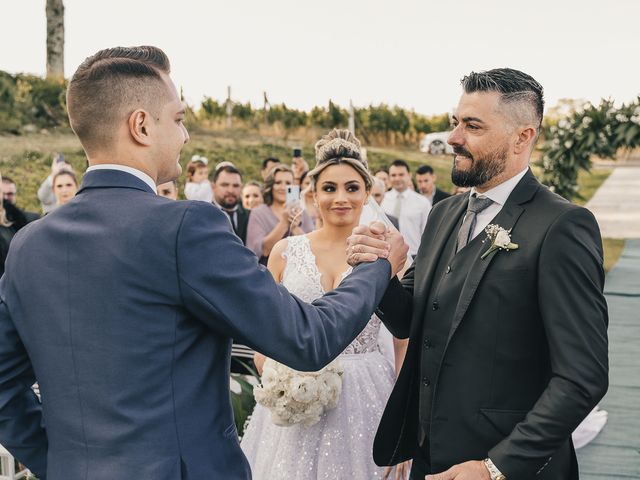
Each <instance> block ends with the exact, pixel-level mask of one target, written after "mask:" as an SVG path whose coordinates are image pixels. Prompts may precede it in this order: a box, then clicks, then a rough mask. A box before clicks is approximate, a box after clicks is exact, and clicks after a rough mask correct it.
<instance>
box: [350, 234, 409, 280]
mask: <svg viewBox="0 0 640 480" xmlns="http://www.w3.org/2000/svg"><path fill="white" fill-rule="evenodd" d="M347 245H348V247H347V262H348V263H349V265H351V266H355V265H358V264H360V263H364V262H375V261H376V260H377V259H378V258H386V259H387V260H389V263H391V276H392V277H394V276H395V275H396V274H397V273H398V272H399V271H400V270H402V268H403V267H404V265H405V263H406V261H407V252H408V251H409V247H408V246H407V244H406V243H405V241H404V238H402V235H400V233H398V232H397V231H395V230H389V229H387V227H386V226H385V225H384V224H383V223H381V222H372V223H371V224H370V225H369V226H368V227H367V226H364V225H360V226H358V227H356V228H354V229H353V234H352V235H351V236H350V237H349V238H348V239H347Z"/></svg>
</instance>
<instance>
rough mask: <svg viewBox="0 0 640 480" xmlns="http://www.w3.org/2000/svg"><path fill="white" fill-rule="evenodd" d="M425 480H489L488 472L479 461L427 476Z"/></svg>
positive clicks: (461, 464) (465, 463)
mask: <svg viewBox="0 0 640 480" xmlns="http://www.w3.org/2000/svg"><path fill="white" fill-rule="evenodd" d="M424 478H425V480H491V475H489V470H487V467H485V466H484V463H483V462H482V461H480V460H473V461H471V462H464V463H460V464H458V465H454V466H453V467H451V468H450V469H449V470H447V471H446V472H442V473H437V474H435V475H427V476H426V477H424Z"/></svg>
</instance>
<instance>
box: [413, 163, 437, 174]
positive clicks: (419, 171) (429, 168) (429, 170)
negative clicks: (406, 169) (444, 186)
mask: <svg viewBox="0 0 640 480" xmlns="http://www.w3.org/2000/svg"><path fill="white" fill-rule="evenodd" d="M427 173H430V174H431V175H433V167H432V166H431V165H420V166H419V167H418V169H417V170H416V175H425V174H427Z"/></svg>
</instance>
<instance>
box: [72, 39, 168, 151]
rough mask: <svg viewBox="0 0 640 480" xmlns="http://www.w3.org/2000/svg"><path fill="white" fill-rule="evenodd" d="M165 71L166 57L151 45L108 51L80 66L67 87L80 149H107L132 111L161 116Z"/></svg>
mask: <svg viewBox="0 0 640 480" xmlns="http://www.w3.org/2000/svg"><path fill="white" fill-rule="evenodd" d="M169 71H170V65H169V58H168V57H167V56H166V54H165V53H164V52H163V51H162V50H160V49H159V48H157V47H150V46H142V47H115V48H108V49H105V50H100V51H99V52H98V53H96V54H95V55H92V56H90V57H89V58H87V59H86V60H85V61H84V62H82V64H81V65H80V66H79V67H78V69H77V70H76V72H75V73H74V74H73V77H72V78H71V81H70V82H69V87H68V88H67V111H68V113H69V123H70V124H71V128H72V129H73V131H74V132H75V133H76V135H77V136H78V138H79V139H80V142H81V143H82V145H83V147H85V149H86V148H87V147H89V148H91V147H94V146H95V147H103V146H105V145H108V144H109V143H110V142H111V141H113V138H114V133H115V130H116V124H117V123H118V121H119V120H121V119H123V118H125V116H126V115H128V114H130V112H132V111H133V110H135V109H136V108H141V107H144V108H147V109H150V110H152V109H153V110H158V111H154V112H152V113H153V114H155V115H157V114H159V109H160V107H161V105H162V103H161V102H162V100H164V99H168V98H169V91H168V89H167V86H166V84H165V82H164V80H163V79H162V74H163V73H164V74H167V75H168V74H169Z"/></svg>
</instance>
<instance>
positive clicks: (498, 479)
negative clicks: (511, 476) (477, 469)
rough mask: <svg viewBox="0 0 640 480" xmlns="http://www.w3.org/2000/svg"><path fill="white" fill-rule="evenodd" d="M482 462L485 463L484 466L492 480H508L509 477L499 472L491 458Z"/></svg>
mask: <svg viewBox="0 0 640 480" xmlns="http://www.w3.org/2000/svg"><path fill="white" fill-rule="evenodd" d="M482 462H483V463H484V466H485V467H487V470H489V476H490V477H491V480H507V477H505V476H504V475H503V474H502V472H501V471H500V470H498V467H496V466H495V465H494V463H493V462H492V461H491V459H490V458H485V459H484V460H483V461H482Z"/></svg>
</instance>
